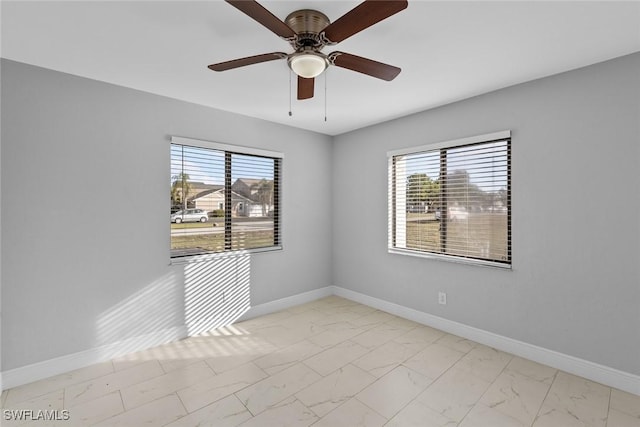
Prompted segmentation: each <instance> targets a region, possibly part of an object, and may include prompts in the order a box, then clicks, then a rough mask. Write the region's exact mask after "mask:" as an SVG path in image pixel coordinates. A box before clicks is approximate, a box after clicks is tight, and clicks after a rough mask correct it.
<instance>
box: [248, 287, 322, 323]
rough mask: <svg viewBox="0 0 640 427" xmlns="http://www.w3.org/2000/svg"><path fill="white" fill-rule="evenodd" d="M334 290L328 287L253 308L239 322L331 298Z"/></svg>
mask: <svg viewBox="0 0 640 427" xmlns="http://www.w3.org/2000/svg"><path fill="white" fill-rule="evenodd" d="M333 288H334V286H326V287H324V288H319V289H314V290H312V291H308V292H304V293H301V294H296V295H292V296H290V297H285V298H280V299H277V300H275V301H269V302H266V303H264V304H259V305H254V306H251V308H250V309H249V310H248V311H247V312H246V313H244V314H243V315H242V317H240V318H239V319H238V320H237V321H238V322H242V321H243V320H247V319H252V318H254V317H258V316H264V315H265V314H271V313H275V312H276V311H280V310H285V309H287V308H290V307H295V306H296V305H300V304H304V303H307V302H311V301H315V300H317V299H320V298H324V297H328V296H331V295H333Z"/></svg>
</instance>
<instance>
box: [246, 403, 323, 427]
mask: <svg viewBox="0 0 640 427" xmlns="http://www.w3.org/2000/svg"><path fill="white" fill-rule="evenodd" d="M317 420H318V417H316V415H315V414H314V413H313V411H311V410H310V409H309V408H307V407H305V406H304V405H303V404H302V403H300V401H299V400H297V399H295V398H288V399H285V400H284V401H282V402H280V403H278V404H277V405H274V406H272V407H271V408H269V409H267V410H266V411H264V412H261V413H260V414H258V415H257V416H255V417H253V418H251V419H249V420H247V421H245V422H244V423H242V424H240V426H241V427H267V426H279V427H307V426H310V425H311V424H313V423H315V422H316V421H317Z"/></svg>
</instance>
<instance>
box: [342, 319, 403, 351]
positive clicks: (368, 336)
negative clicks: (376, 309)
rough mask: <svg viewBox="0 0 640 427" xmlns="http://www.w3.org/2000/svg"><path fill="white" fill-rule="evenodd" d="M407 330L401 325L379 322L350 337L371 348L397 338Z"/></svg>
mask: <svg viewBox="0 0 640 427" xmlns="http://www.w3.org/2000/svg"><path fill="white" fill-rule="evenodd" d="M408 331H409V330H408V329H406V328H404V327H401V326H395V325H390V324H387V323H381V324H379V325H375V326H373V327H372V328H370V329H368V330H367V331H366V332H362V333H361V334H359V335H357V336H355V337H353V338H351V341H353V342H355V343H358V344H360V345H361V346H363V347H367V348H370V349H372V348H375V347H379V346H380V345H382V344H384V343H386V342H389V341H391V340H392V339H394V338H398V337H399V336H401V335H404V334H406V333H407V332H408Z"/></svg>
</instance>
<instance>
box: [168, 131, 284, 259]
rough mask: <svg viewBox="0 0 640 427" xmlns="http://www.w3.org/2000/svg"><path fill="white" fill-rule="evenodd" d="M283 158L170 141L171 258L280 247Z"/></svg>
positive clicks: (255, 151) (183, 140) (176, 139)
mask: <svg viewBox="0 0 640 427" xmlns="http://www.w3.org/2000/svg"><path fill="white" fill-rule="evenodd" d="M282 158H283V156H282V154H281V153H276V152H271V151H266V150H258V149H252V148H245V147H237V146H231V145H224V144H218V143H213V142H207V141H198V140H193V139H187V138H179V137H172V139H171V171H170V177H171V180H170V185H171V258H172V259H176V258H184V257H188V256H192V255H203V254H210V253H217V252H227V251H236V250H247V249H251V250H269V249H280V248H281V233H280V218H281V215H280V200H281V197H280V191H281V171H282Z"/></svg>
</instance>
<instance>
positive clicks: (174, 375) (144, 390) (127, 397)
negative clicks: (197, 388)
mask: <svg viewBox="0 0 640 427" xmlns="http://www.w3.org/2000/svg"><path fill="white" fill-rule="evenodd" d="M214 375H215V374H214V373H213V371H212V370H211V368H209V366H207V364H206V363H204V362H198V363H196V364H194V365H190V366H187V367H186V368H182V369H176V370H175V371H171V372H169V373H168V374H164V375H161V376H158V377H155V378H152V379H150V380H147V381H143V382H141V383H138V384H135V385H132V386H129V387H125V388H123V389H121V390H120V393H121V394H122V401H123V403H124V407H125V409H126V410H130V409H132V408H135V407H137V406H140V405H143V404H145V403H148V402H151V401H152V400H154V399H158V398H160V397H162V396H166V395H167V394H171V393H174V392H176V391H178V390H181V389H183V388H187V387H189V386H191V385H193V384H196V383H198V382H200V381H203V380H205V379H207V378H209V377H212V376H214Z"/></svg>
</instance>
